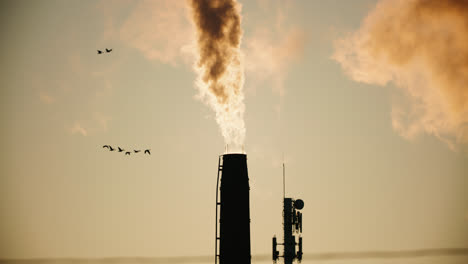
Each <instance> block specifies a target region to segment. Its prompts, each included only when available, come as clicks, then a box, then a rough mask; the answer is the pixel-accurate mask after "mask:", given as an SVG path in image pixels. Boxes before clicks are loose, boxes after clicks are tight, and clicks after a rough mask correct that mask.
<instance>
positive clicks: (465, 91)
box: [333, 0, 468, 148]
mask: <svg viewBox="0 0 468 264" xmlns="http://www.w3.org/2000/svg"><path fill="white" fill-rule="evenodd" d="M333 58H334V59H335V60H336V61H338V62H339V63H340V64H341V66H342V67H343V69H344V70H345V71H346V73H347V74H348V75H349V76H350V77H351V78H352V79H354V80H355V81H359V82H365V83H371V84H377V85H382V86H383V85H386V84H387V83H390V82H393V83H394V84H395V85H396V86H397V87H399V88H401V89H403V94H404V95H405V100H399V101H398V102H394V104H393V106H392V125H393V128H394V129H395V130H396V131H397V132H399V133H400V134H401V135H402V136H404V137H406V138H413V137H414V136H416V135H418V134H421V133H428V134H432V135H435V136H437V137H438V138H439V139H441V140H443V141H445V142H447V143H448V144H449V146H450V147H452V148H456V146H457V145H460V144H467V143H468V0H442V1H441V0H381V1H380V2H379V3H378V4H377V6H376V8H375V9H374V10H372V11H371V12H370V13H369V15H368V16H367V17H366V19H365V20H364V22H363V24H362V25H361V27H360V29H359V30H358V31H357V32H354V33H352V34H350V35H348V36H347V37H345V38H343V39H340V40H338V41H337V42H336V50H335V53H334V55H333Z"/></svg>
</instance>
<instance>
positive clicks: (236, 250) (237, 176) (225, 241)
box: [215, 154, 251, 264]
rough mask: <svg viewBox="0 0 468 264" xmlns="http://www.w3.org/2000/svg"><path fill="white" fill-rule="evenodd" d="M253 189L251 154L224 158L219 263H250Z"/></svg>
mask: <svg viewBox="0 0 468 264" xmlns="http://www.w3.org/2000/svg"><path fill="white" fill-rule="evenodd" d="M220 185H221V186H220ZM249 190H250V188H249V176H248V173H247V155H245V154H225V155H222V156H220V157H219V163H218V179H217V184H216V245H215V263H218V260H219V263H220V264H250V259H251V256H250V209H249V208H250V206H249ZM218 216H219V217H218ZM218 226H219V228H218Z"/></svg>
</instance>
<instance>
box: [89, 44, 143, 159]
mask: <svg viewBox="0 0 468 264" xmlns="http://www.w3.org/2000/svg"><path fill="white" fill-rule="evenodd" d="M111 51H112V49H108V48H106V53H110V52H111ZM102 53H103V52H102V51H101V50H97V54H102ZM102 147H103V148H107V149H109V151H114V150H116V149H115V148H113V147H112V146H110V145H104V146H102ZM117 149H118V151H119V152H125V155H130V154H131V153H132V152H131V151H125V149H123V148H120V147H117ZM140 151H141V150H139V149H134V150H133V152H135V153H138V152H140ZM143 154H148V155H151V152H150V149H146V150H145V151H144V152H143Z"/></svg>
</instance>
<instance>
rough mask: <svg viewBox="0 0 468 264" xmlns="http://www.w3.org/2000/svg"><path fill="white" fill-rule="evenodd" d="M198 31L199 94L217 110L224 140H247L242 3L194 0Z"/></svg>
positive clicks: (234, 144) (236, 145)
mask: <svg viewBox="0 0 468 264" xmlns="http://www.w3.org/2000/svg"><path fill="white" fill-rule="evenodd" d="M190 4H191V6H192V10H193V21H194V24H195V27H196V30H197V43H198V54H197V55H198V56H197V57H198V62H197V64H196V66H195V70H196V72H197V73H198V78H197V81H196V86H197V87H198V89H199V96H200V98H201V99H202V100H204V101H205V102H206V103H207V104H208V105H209V106H210V107H211V108H213V110H214V111H215V113H216V121H217V122H218V124H219V126H220V129H221V133H222V135H223V137H224V141H225V143H226V144H227V145H228V146H229V149H230V150H231V151H239V150H240V148H241V146H242V145H243V143H244V138H245V124H244V111H245V105H244V93H243V85H244V69H243V63H242V58H241V52H240V43H241V38H242V30H241V28H240V23H241V16H240V5H239V4H238V3H237V2H236V1H235V0H191V1H190Z"/></svg>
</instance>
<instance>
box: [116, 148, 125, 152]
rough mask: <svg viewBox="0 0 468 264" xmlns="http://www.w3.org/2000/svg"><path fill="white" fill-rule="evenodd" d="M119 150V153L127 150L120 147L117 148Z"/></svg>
mask: <svg viewBox="0 0 468 264" xmlns="http://www.w3.org/2000/svg"><path fill="white" fill-rule="evenodd" d="M117 148H118V149H119V152H122V151H124V150H125V149H123V148H120V147H117Z"/></svg>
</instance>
